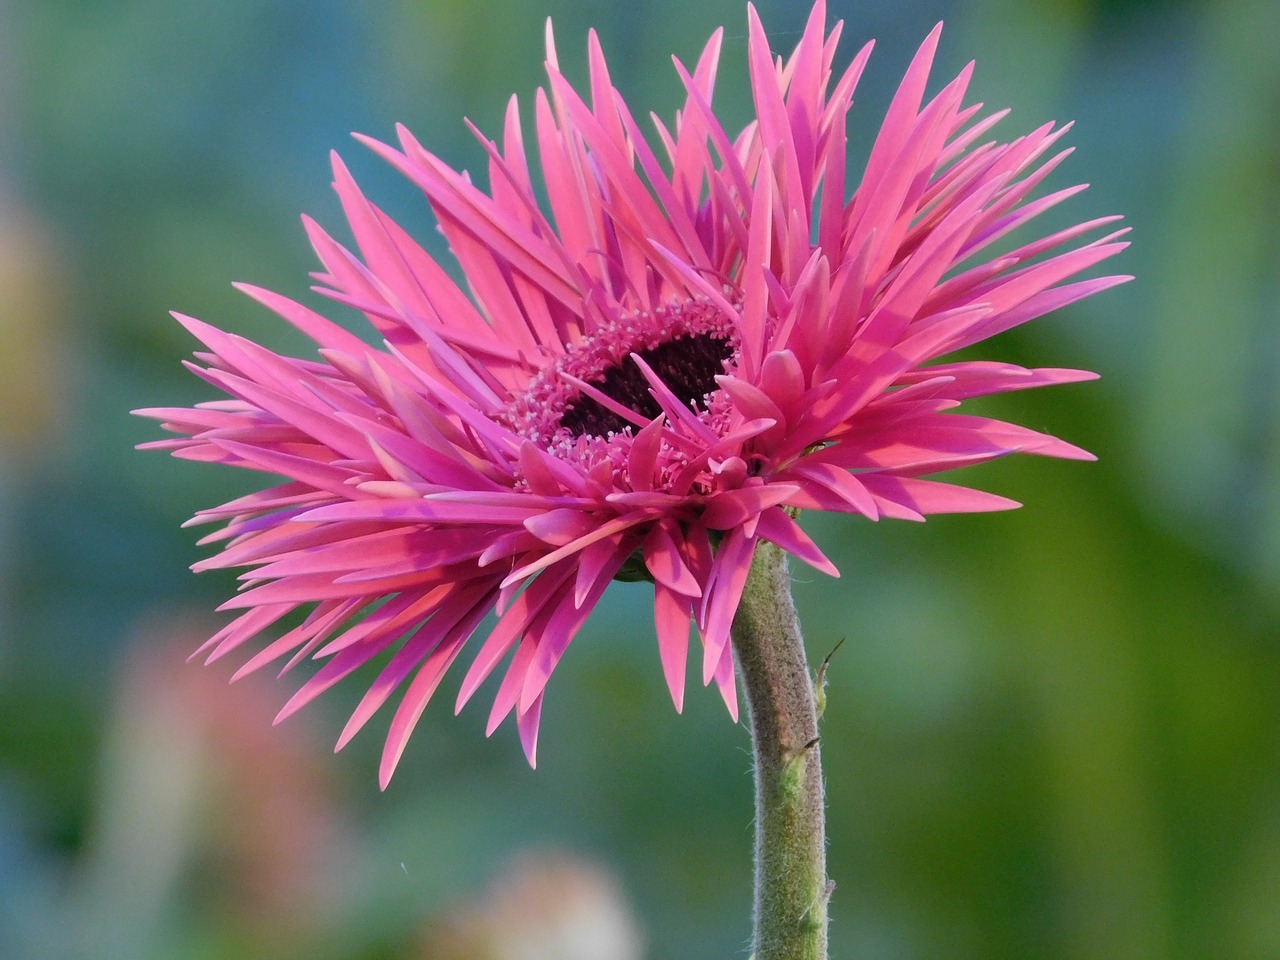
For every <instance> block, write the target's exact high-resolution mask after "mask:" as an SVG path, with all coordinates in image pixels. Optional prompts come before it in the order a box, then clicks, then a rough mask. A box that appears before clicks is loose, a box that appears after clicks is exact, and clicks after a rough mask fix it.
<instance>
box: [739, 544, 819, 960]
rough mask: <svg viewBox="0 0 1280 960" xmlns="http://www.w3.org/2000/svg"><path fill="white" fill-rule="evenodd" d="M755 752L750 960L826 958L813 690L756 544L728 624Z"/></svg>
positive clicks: (771, 566) (774, 558)
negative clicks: (741, 594) (752, 935)
mask: <svg viewBox="0 0 1280 960" xmlns="http://www.w3.org/2000/svg"><path fill="white" fill-rule="evenodd" d="M733 643H734V648H735V650H736V652H737V654H738V668H739V671H740V673H741V675H742V679H743V683H744V685H745V687H746V693H747V712H748V718H749V721H750V723H751V738H752V741H753V744H754V748H755V783H756V875H755V933H754V938H753V950H754V958H755V960H826V957H827V898H828V896H829V895H830V890H829V888H828V882H827V869H826V836H825V819H824V811H823V797H822V763H821V756H820V753H819V748H818V717H817V712H816V709H815V699H814V684H813V679H812V678H811V677H810V675H809V665H808V663H807V661H806V660H805V655H804V641H803V638H802V637H801V635H800V623H799V620H798V619H797V617H796V609H795V605H794V604H793V603H792V601H791V579H790V577H789V576H788V573H787V561H786V556H785V554H783V552H782V551H781V550H779V549H778V548H777V547H775V546H774V545H773V544H771V543H763V542H762V543H760V544H759V546H757V548H756V552H755V558H754V559H753V560H752V563H751V573H750V575H749V576H748V578H747V585H746V589H745V591H744V592H743V596H742V602H741V603H740V604H739V606H738V612H737V615H736V616H735V617H734V621H733Z"/></svg>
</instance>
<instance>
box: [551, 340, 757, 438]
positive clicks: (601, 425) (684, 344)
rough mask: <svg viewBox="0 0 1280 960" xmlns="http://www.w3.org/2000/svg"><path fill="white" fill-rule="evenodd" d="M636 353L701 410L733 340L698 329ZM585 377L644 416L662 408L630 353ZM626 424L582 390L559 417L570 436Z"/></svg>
mask: <svg viewBox="0 0 1280 960" xmlns="http://www.w3.org/2000/svg"><path fill="white" fill-rule="evenodd" d="M636 353H637V355H638V356H640V357H642V358H643V359H644V361H645V363H647V364H648V365H649V366H650V367H651V368H652V369H653V371H654V373H656V374H657V375H658V376H659V377H660V378H661V379H662V382H663V383H665V384H666V385H667V387H668V388H669V389H670V390H671V392H672V393H673V394H675V395H676V396H677V397H679V398H680V399H681V400H683V401H684V402H685V403H686V404H688V406H689V408H690V409H692V410H705V408H706V399H705V398H706V396H707V394H709V393H712V392H713V391H715V390H716V389H717V386H716V381H715V378H716V377H717V376H719V375H721V374H723V373H724V372H725V366H724V365H725V361H726V360H728V359H730V357H731V356H732V346H731V345H730V343H729V341H728V340H727V339H724V338H722V337H716V336H712V335H711V334H706V333H703V334H698V335H696V336H686V337H680V338H678V339H675V340H668V341H667V342H666V343H660V344H658V345H657V346H655V347H651V348H649V349H648V350H637V351H636ZM587 382H588V383H591V384H592V385H593V386H595V387H596V388H598V389H599V390H600V392H601V393H603V394H605V395H606V396H609V397H611V398H613V399H614V400H616V401H618V403H620V404H621V405H622V406H624V407H628V408H629V409H631V410H635V411H636V412H637V413H639V414H640V415H641V416H642V417H644V418H645V419H646V420H652V419H653V418H654V417H656V416H658V414H660V413H661V412H662V408H661V407H659V406H658V401H656V400H655V399H654V398H653V394H651V393H650V392H649V384H648V381H646V380H645V378H644V374H643V373H641V372H640V368H639V367H638V366H636V364H635V363H633V362H632V361H631V359H630V357H627V358H626V359H624V360H623V361H622V363H620V364H617V365H615V366H612V367H609V368H608V369H607V370H605V371H604V372H603V374H602V375H600V376H597V377H595V378H591V379H588V380H587ZM630 425H631V424H630V423H629V422H628V421H626V420H623V419H622V418H621V417H619V416H618V415H617V414H616V413H614V412H613V411H612V410H609V409H607V408H606V407H605V406H603V405H602V404H600V403H599V402H598V401H596V400H595V399H594V398H592V397H588V396H582V395H579V396H578V397H577V398H576V399H574V400H573V401H571V402H570V403H569V404H568V405H567V406H566V407H565V411H564V415H563V416H562V417H561V418H560V426H562V427H564V428H565V429H566V430H568V431H569V432H570V433H572V434H574V435H575V436H594V437H606V436H608V435H609V434H610V433H621V432H622V431H623V430H624V429H626V428H627V427H629V426H630Z"/></svg>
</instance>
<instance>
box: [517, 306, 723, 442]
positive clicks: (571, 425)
mask: <svg viewBox="0 0 1280 960" xmlns="http://www.w3.org/2000/svg"><path fill="white" fill-rule="evenodd" d="M737 348H738V341H737V329H736V325H735V324H734V323H733V322H732V320H731V319H730V318H728V317H726V316H725V315H724V313H723V312H722V311H721V310H719V309H718V308H716V307H715V306H714V305H712V304H711V303H708V302H707V301H705V300H698V299H695V300H687V301H683V302H675V303H667V304H663V305H662V306H661V307H659V308H658V309H656V310H640V311H635V312H633V313H624V314H620V315H618V316H616V317H614V318H613V319H612V320H610V321H609V322H608V323H606V324H602V325H601V326H599V327H597V328H596V329H595V330H593V331H592V332H591V334H590V335H589V336H587V337H584V338H583V339H582V340H579V341H578V342H577V343H574V344H572V345H570V346H568V347H567V348H566V350H565V352H564V353H562V354H560V355H559V356H557V357H556V358H555V359H553V360H552V361H551V362H550V363H548V364H547V365H546V366H545V367H543V368H542V369H541V370H540V371H538V373H536V374H535V375H534V376H533V377H532V378H531V379H530V381H529V382H528V384H526V385H525V388H524V390H522V391H521V392H520V393H519V394H518V395H516V396H515V397H513V398H512V402H511V405H510V406H509V407H508V408H507V410H506V412H505V413H504V415H503V420H504V421H505V422H506V424H507V425H508V426H510V427H511V428H512V429H513V430H515V432H516V433H518V434H520V435H521V436H524V437H527V438H528V439H530V440H532V441H533V442H534V443H537V444H538V445H539V446H542V447H543V448H544V449H546V450H550V451H552V452H553V453H555V454H556V455H557V456H560V457H562V458H565V459H569V460H574V461H577V462H578V463H580V464H582V465H584V466H586V465H589V464H591V463H595V462H597V461H598V460H599V459H600V458H601V457H605V458H606V459H610V460H617V459H618V458H619V457H620V456H622V455H623V454H624V453H625V440H623V442H622V444H621V445H620V444H618V443H615V442H613V439H612V438H614V437H620V438H625V437H628V436H629V435H630V434H632V433H634V432H635V430H637V429H638V428H637V426H636V424H635V423H634V422H633V420H630V419H627V418H626V417H623V416H621V415H620V414H618V413H617V412H615V411H614V410H611V409H609V406H607V405H605V404H603V403H601V402H599V401H598V400H596V399H595V398H594V397H592V396H590V395H589V394H587V393H585V392H584V391H583V390H582V389H581V388H580V387H579V386H578V385H577V382H582V383H587V384H590V385H591V386H592V387H593V388H595V390H598V391H599V392H600V393H601V394H603V395H604V396H606V397H608V398H609V399H610V400H613V401H615V403H616V404H617V405H618V406H620V407H625V408H627V409H629V410H634V411H635V412H636V413H637V414H638V415H639V416H640V417H643V418H644V419H645V420H653V419H655V418H656V417H657V416H658V415H659V414H661V413H662V408H661V406H659V404H658V401H657V400H655V399H654V397H653V394H652V393H651V392H650V390H651V388H650V386H649V381H648V379H646V377H645V375H644V372H643V371H642V370H641V368H640V365H639V364H637V363H636V362H635V360H634V359H632V354H634V355H635V356H637V357H639V358H641V359H642V360H643V361H644V362H645V363H646V364H648V366H649V368H650V369H651V370H652V371H653V372H654V374H655V375H656V376H657V377H658V379H660V380H661V381H662V383H663V385H664V386H665V387H666V388H667V389H668V390H670V391H671V393H672V394H674V395H675V396H676V397H678V398H679V399H680V401H681V402H682V403H684V404H686V405H687V406H688V408H689V409H690V410H692V411H693V412H694V413H695V414H696V415H697V416H699V417H700V418H703V419H707V418H708V417H712V418H714V404H711V403H710V402H709V401H708V397H709V396H710V395H713V394H714V393H715V392H716V390H717V389H718V388H717V386H716V380H715V378H716V377H717V376H718V375H720V374H722V373H725V372H726V371H727V370H731V369H732V367H733V362H734V357H735V356H736V354H737ZM575 381H577V382H575Z"/></svg>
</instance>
